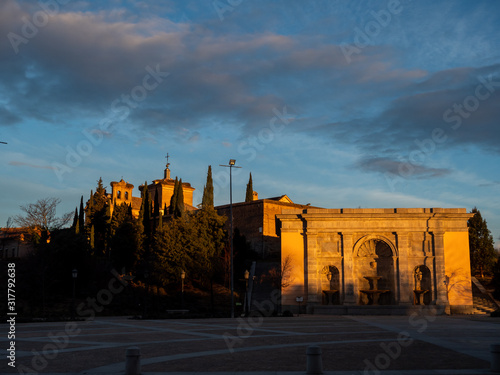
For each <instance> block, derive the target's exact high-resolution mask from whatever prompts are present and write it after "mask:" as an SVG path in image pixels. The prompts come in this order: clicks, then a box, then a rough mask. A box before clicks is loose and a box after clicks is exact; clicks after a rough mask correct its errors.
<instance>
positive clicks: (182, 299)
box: [181, 270, 186, 309]
mask: <svg viewBox="0 0 500 375" xmlns="http://www.w3.org/2000/svg"><path fill="white" fill-rule="evenodd" d="M185 278H186V272H185V271H184V270H182V272H181V308H182V309H184V279H185Z"/></svg>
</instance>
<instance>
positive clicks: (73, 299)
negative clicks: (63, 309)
mask: <svg viewBox="0 0 500 375" xmlns="http://www.w3.org/2000/svg"><path fill="white" fill-rule="evenodd" d="M71 276H73V298H72V300H71V320H75V284H76V278H77V277H78V270H77V269H76V268H74V269H73V271H71Z"/></svg>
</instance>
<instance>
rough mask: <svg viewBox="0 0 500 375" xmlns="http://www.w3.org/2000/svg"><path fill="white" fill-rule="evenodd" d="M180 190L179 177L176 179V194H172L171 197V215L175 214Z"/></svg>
mask: <svg viewBox="0 0 500 375" xmlns="http://www.w3.org/2000/svg"><path fill="white" fill-rule="evenodd" d="M178 190H179V180H177V176H176V177H175V183H174V192H173V193H172V196H171V197H170V207H169V209H170V214H171V215H173V214H174V212H175V208H176V205H177V192H178Z"/></svg>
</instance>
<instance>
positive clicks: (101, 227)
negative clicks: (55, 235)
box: [85, 178, 111, 255]
mask: <svg viewBox="0 0 500 375" xmlns="http://www.w3.org/2000/svg"><path fill="white" fill-rule="evenodd" d="M110 204H111V202H110V200H109V198H108V196H107V194H106V189H105V188H104V186H103V184H102V178H99V181H98V182H97V189H96V191H95V193H92V190H91V191H90V199H89V201H88V202H87V210H86V215H85V216H86V225H87V236H89V237H90V232H89V231H91V228H92V227H94V247H93V248H94V249H95V252H96V253H97V254H98V255H104V254H105V253H106V252H107V250H108V243H107V242H108V239H109V234H110V219H111V217H110V207H109V206H110Z"/></svg>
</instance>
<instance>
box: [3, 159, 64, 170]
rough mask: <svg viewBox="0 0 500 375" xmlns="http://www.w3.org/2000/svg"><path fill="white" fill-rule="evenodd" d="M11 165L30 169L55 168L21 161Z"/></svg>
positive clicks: (12, 162)
mask: <svg viewBox="0 0 500 375" xmlns="http://www.w3.org/2000/svg"><path fill="white" fill-rule="evenodd" d="M9 165H13V166H15V167H30V168H36V169H50V170H54V169H55V168H54V167H51V166H49V165H36V164H30V163H24V162H21V161H10V162H9Z"/></svg>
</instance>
